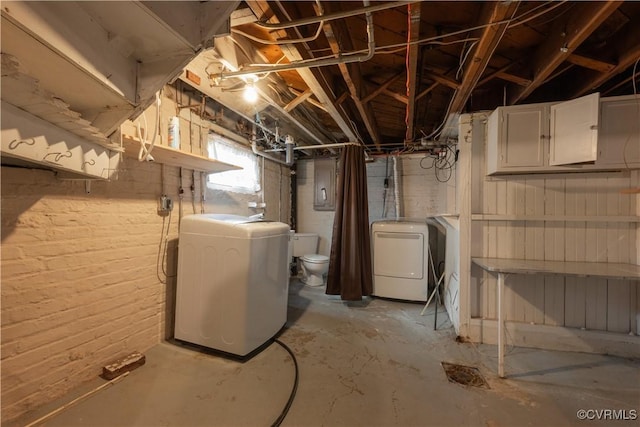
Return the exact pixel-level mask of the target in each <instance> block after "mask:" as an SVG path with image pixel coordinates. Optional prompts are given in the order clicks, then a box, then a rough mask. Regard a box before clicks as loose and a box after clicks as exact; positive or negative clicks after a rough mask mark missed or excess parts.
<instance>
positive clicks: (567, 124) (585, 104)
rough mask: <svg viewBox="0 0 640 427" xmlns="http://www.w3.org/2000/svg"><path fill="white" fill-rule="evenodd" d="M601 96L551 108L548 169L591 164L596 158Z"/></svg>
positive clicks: (588, 97)
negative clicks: (576, 164)
mask: <svg viewBox="0 0 640 427" xmlns="http://www.w3.org/2000/svg"><path fill="white" fill-rule="evenodd" d="M599 103H600V94H599V93H594V94H591V95H587V96H583V97H581V98H577V99H574V100H571V101H567V102H561V103H559V104H555V105H552V106H551V140H550V146H549V164H550V165H569V164H573V163H584V162H593V161H595V160H596V158H597V157H598V113H599Z"/></svg>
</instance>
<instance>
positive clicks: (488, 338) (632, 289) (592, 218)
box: [460, 115, 640, 351]
mask: <svg viewBox="0 0 640 427" xmlns="http://www.w3.org/2000/svg"><path fill="white" fill-rule="evenodd" d="M471 117H475V125H472V126H473V132H474V133H475V134H474V135H473V139H472V141H473V146H472V147H466V146H465V150H463V155H466V154H467V153H469V154H471V155H472V159H471V161H470V163H469V169H470V170H469V171H467V173H466V174H465V177H464V180H468V182H469V183H470V187H468V188H467V190H461V191H462V192H463V193H465V192H468V193H467V194H466V195H463V197H467V198H468V200H467V203H468V204H467V205H465V206H464V207H463V209H462V211H461V217H460V222H461V225H462V224H465V223H468V224H469V228H468V229H465V228H464V227H463V228H462V229H461V231H462V233H461V239H462V240H463V241H462V245H463V246H462V247H461V260H462V261H461V262H462V263H463V264H462V265H461V268H462V270H463V271H462V276H461V278H462V280H461V293H462V294H464V293H465V292H469V297H468V306H467V303H465V301H464V298H463V300H462V301H461V313H460V319H461V322H462V323H464V322H465V318H467V319H468V318H469V317H470V318H472V319H471V323H473V324H474V325H475V328H471V329H469V330H467V329H466V328H465V329H464V333H468V334H469V336H470V337H471V338H472V339H473V340H480V341H482V340H485V342H494V340H495V335H494V334H493V333H492V332H491V331H492V330H491V329H488V330H487V329H486V328H484V326H482V325H484V324H485V323H486V324H487V325H494V324H495V321H494V319H495V318H496V280H495V278H494V277H493V276H492V275H490V274H489V273H486V272H484V271H483V270H481V269H479V268H476V267H474V266H471V265H470V262H469V258H468V257H469V256H485V257H498V258H522V259H538V260H560V261H587V262H589V261H594V262H596V261H597V262H612V263H615V262H623V263H638V223H637V222H636V221H635V220H628V219H627V218H633V217H634V216H637V215H638V205H639V204H640V200H639V199H640V196H638V195H637V194H636V195H628V194H622V193H621V192H620V190H621V189H623V188H627V187H634V186H637V185H638V180H639V174H640V171H638V170H633V171H625V172H610V173H573V174H569V173H567V174H537V175H505V176H498V177H490V176H486V175H485V172H484V167H485V161H484V154H485V147H484V130H483V127H482V125H479V124H478V123H479V122H481V121H482V117H481V116H480V115H474V116H471ZM463 119H469V116H467V117H463ZM471 121H473V120H471ZM467 131H469V132H470V131H471V126H467V125H465V124H463V126H462V127H461V132H460V134H461V135H462V136H464V135H465V134H466V132H467ZM461 144H462V142H461ZM461 183H462V180H461ZM462 187H464V185H462ZM461 203H463V202H461ZM474 215H475V216H474ZM479 215H520V216H527V215H528V216H534V215H535V216H537V217H540V216H545V217H547V218H548V219H547V220H541V219H535V220H524V219H523V220H490V219H489V218H487V217H480V216H479ZM563 216H570V217H572V218H573V217H576V216H577V217H584V218H585V220H582V221H580V220H573V219H572V220H569V221H567V220H564V219H563ZM554 217H557V218H558V220H553V218H554ZM465 234H466V235H465ZM465 251H468V256H466V255H465V254H464V252H465ZM464 270H466V276H465V271H464ZM466 277H468V282H467V280H466ZM509 281H510V283H509V286H508V287H507V288H506V291H505V300H506V310H505V314H506V316H505V317H506V320H507V321H509V322H517V323H523V324H535V325H548V326H563V327H567V328H576V329H577V330H581V329H582V330H587V331H607V332H615V333H620V334H623V335H622V336H627V334H629V333H632V334H633V333H637V332H638V331H637V328H636V320H635V319H636V316H637V313H638V312H639V311H640V293H639V292H638V289H637V284H638V282H637V281H635V282H633V281H619V280H604V279H592V278H576V277H566V278H565V277H562V276H555V277H553V276H542V275H539V276H518V275H512V276H510V278H509ZM491 322H493V323H491ZM492 327H493V326H491V328H492ZM551 330H553V328H551ZM526 331H529V329H526ZM531 334H532V335H531V337H530V338H531V339H537V338H536V336H537V337H542V336H543V334H535V333H531ZM583 335H584V334H583ZM559 336H560V335H559ZM593 336H594V337H596V335H593ZM521 338H522V337H521ZM589 339H591V338H589ZM593 339H594V340H597V339H600V338H597V337H596V338H593ZM524 341H525V342H526V337H525V338H524ZM520 342H522V340H520ZM541 342H542V344H543V345H545V344H549V345H555V344H558V345H559V346H560V347H562V345H561V342H562V340H559V339H556V340H554V339H553V338H549V340H547V341H546V342H545V340H544V339H541V340H538V341H537V343H541ZM594 342H595V341H594ZM583 347H584V346H583ZM583 347H579V348H583ZM627 347H628V346H627ZM567 348H568V347H567ZM572 348H578V347H575V346H574V347H572ZM593 348H605V347H603V345H602V344H598V345H595V344H594V346H593ZM606 348H608V349H610V348H609V347H606ZM610 350H611V351H614V350H613V349H610ZM583 351H584V350H583ZM608 351H609V350H608Z"/></svg>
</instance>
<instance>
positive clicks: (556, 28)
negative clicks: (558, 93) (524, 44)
mask: <svg viewBox="0 0 640 427" xmlns="http://www.w3.org/2000/svg"><path fill="white" fill-rule="evenodd" d="M621 4H622V2H620V1H615V0H609V1H606V2H585V3H582V4H581V6H582V7H581V8H580V9H577V10H576V12H575V13H574V14H571V15H567V16H566V17H565V18H564V19H562V20H557V21H556V23H555V24H554V25H553V27H552V29H551V31H550V33H549V35H548V38H547V41H546V42H544V43H543V44H542V45H541V46H540V47H539V48H538V49H537V50H536V52H535V54H534V55H533V60H532V61H531V63H532V64H533V67H532V75H533V79H532V81H531V84H530V85H529V86H527V87H523V88H517V89H516V90H515V91H514V94H513V95H512V96H511V98H510V99H509V103H510V104H515V103H517V102H519V101H521V100H524V99H526V98H527V97H528V96H529V95H531V93H533V91H534V90H536V89H537V88H538V87H539V86H540V85H542V84H543V83H544V82H545V81H546V80H547V77H549V76H550V75H551V74H552V73H553V72H554V70H555V69H556V68H558V66H559V65H560V64H562V62H564V61H565V60H566V59H567V58H568V57H569V55H571V54H572V53H573V51H574V50H575V49H576V48H577V47H578V46H580V44H582V42H583V41H584V40H585V39H586V38H587V37H589V35H590V34H591V33H593V31H594V30H595V29H596V28H598V27H599V26H600V24H602V23H603V22H604V21H605V19H607V18H608V17H609V16H610V15H611V14H612V13H613V12H614V11H615V10H616V9H617V8H618V7H620V5H621Z"/></svg>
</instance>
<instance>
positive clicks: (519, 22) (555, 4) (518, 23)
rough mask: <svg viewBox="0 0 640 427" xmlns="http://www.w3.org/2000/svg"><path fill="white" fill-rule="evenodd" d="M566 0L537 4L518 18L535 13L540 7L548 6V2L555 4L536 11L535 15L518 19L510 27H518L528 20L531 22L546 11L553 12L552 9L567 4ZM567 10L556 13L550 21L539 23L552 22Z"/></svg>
mask: <svg viewBox="0 0 640 427" xmlns="http://www.w3.org/2000/svg"><path fill="white" fill-rule="evenodd" d="M566 2H567V0H562V1H549V2H546V3H544V4H541V5H539V6H536V7H534V8H533V9H531V10H528V11H527V12H524V13H523V14H522V15H520V16H518V18H517V19H522V17H523V16H525V15H527V14H529V13H533V12H535V11H536V10H538V9H540V8H542V7H545V6H547V5H548V4H553V6H551V7H550V8H549V9H545V10H543V11H541V12H539V13H536V14H535V15H533V16H530V17H528V18H525V19H522V20H521V21H517V22H514V23H512V24H509V28H513V27H517V26H518V25H522V24H525V23H527V22H529V21H531V20H533V19H536V18H537V17H539V16H542V15H544V14H545V13H549V12H551V11H552V10H554V9H555V8H557V7H559V6H562V5H563V4H565V3H566ZM567 10H568V9H567ZM565 12H566V10H565V11H564V12H562V13H559V14H557V15H555V16H554V17H553V18H552V19H550V20H549V21H545V22H543V23H539V24H538V25H541V24H546V23H547V22H551V21H552V20H554V19H557V18H558V17H559V16H561V15H562V14H563V13H565Z"/></svg>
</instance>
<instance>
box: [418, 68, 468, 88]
mask: <svg viewBox="0 0 640 427" xmlns="http://www.w3.org/2000/svg"><path fill="white" fill-rule="evenodd" d="M425 77H428V78H430V79H431V80H435V81H436V82H438V83H440V84H441V85H443V86H447V87H450V88H451V89H454V90H456V89H458V88H459V87H460V83H458V82H457V81H456V80H455V79H452V78H451V77H447V76H445V75H444V74H442V73H440V72H438V71H435V70H428V71H427V73H426V74H425Z"/></svg>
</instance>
